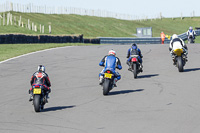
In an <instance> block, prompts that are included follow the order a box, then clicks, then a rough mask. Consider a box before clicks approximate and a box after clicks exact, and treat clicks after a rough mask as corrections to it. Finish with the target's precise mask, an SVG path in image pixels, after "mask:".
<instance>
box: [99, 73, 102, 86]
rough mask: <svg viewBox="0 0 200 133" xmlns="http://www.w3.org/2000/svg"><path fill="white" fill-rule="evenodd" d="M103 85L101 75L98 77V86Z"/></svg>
mask: <svg viewBox="0 0 200 133" xmlns="http://www.w3.org/2000/svg"><path fill="white" fill-rule="evenodd" d="M102 84H103V76H102V75H101V76H100V77H99V85H102Z"/></svg>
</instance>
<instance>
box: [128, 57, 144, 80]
mask: <svg viewBox="0 0 200 133" xmlns="http://www.w3.org/2000/svg"><path fill="white" fill-rule="evenodd" d="M130 68H131V69H130V71H131V72H133V76H134V78H137V75H138V74H139V73H140V72H141V70H140V62H139V60H138V55H131V63H130Z"/></svg>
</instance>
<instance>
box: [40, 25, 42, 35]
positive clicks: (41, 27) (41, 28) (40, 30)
mask: <svg viewBox="0 0 200 133" xmlns="http://www.w3.org/2000/svg"><path fill="white" fill-rule="evenodd" d="M41 31H42V26H41V24H40V33H41Z"/></svg>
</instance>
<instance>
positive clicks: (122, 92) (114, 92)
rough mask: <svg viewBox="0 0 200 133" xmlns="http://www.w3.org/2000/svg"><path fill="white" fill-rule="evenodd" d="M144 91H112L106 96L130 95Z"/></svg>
mask: <svg viewBox="0 0 200 133" xmlns="http://www.w3.org/2000/svg"><path fill="white" fill-rule="evenodd" d="M143 90H144V89H138V90H123V91H113V92H110V93H109V94H108V95H119V94H127V93H132V92H139V91H143Z"/></svg>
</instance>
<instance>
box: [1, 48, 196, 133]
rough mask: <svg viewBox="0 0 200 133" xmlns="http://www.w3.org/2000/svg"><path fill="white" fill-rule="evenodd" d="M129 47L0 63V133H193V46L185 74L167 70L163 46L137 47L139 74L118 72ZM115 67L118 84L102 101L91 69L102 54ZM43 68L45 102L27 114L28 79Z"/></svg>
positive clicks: (65, 52) (95, 72) (66, 51)
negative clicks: (112, 56)
mask: <svg viewBox="0 0 200 133" xmlns="http://www.w3.org/2000/svg"><path fill="white" fill-rule="evenodd" d="M129 47H130V45H98V46H74V47H65V48H60V49H54V50H49V51H46V52H39V53H35V54H31V55H29V56H24V57H21V58H17V59H14V60H11V61H8V62H4V63H1V64H0V92H1V93H0V94H1V96H0V133H29V132H30V133H31V132H32V133H35V132H38V133H199V132H200V76H199V75H200V61H199V57H200V45H199V44H190V45H188V48H189V54H188V60H189V61H188V62H187V64H186V66H185V67H184V68H185V71H184V72H182V73H179V72H178V69H177V68H176V67H175V66H173V63H172V60H171V57H170V55H169V50H168V45H166V44H165V45H161V44H156V45H149V44H147V45H139V48H140V49H141V50H142V53H143V56H144V58H143V62H144V63H143V66H144V71H143V73H140V74H139V75H138V79H134V78H133V74H132V73H131V72H130V71H128V70H127V69H128V66H127V65H126V53H127V49H128V48H129ZM112 48H113V49H114V50H116V52H117V56H118V57H119V58H120V60H121V62H122V67H123V69H122V70H121V71H119V70H118V72H119V73H120V74H121V76H122V79H121V80H120V81H118V82H117V88H114V89H113V90H112V91H111V92H110V94H109V95H108V96H103V91H102V87H101V86H99V85H98V74H99V72H100V71H101V70H102V69H103V67H100V66H98V64H99V62H100V60H101V59H102V58H103V57H104V55H106V54H107V52H108V50H110V49H112ZM40 64H43V65H45V66H46V72H47V73H48V74H49V77H50V80H51V82H52V93H51V94H50V99H49V103H48V104H46V106H45V109H44V110H43V111H42V112H40V113H35V112H34V109H33V105H32V103H31V102H29V101H28V99H29V95H28V89H29V88H30V78H31V75H32V74H33V73H34V72H35V71H36V69H37V66H38V65H40Z"/></svg>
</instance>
